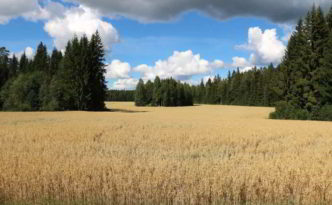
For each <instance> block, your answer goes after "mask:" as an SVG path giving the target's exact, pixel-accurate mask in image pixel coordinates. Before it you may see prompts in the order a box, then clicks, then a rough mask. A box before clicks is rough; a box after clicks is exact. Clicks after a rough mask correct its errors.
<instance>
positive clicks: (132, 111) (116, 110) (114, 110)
mask: <svg viewBox="0 0 332 205" xmlns="http://www.w3.org/2000/svg"><path fill="white" fill-rule="evenodd" d="M104 112H122V113H145V112H148V111H138V110H126V109H106V110H104Z"/></svg>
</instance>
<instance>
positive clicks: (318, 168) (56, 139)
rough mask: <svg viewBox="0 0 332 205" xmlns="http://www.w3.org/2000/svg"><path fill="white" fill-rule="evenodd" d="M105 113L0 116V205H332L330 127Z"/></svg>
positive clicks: (256, 113) (162, 112) (187, 113)
mask: <svg viewBox="0 0 332 205" xmlns="http://www.w3.org/2000/svg"><path fill="white" fill-rule="evenodd" d="M108 106H110V107H111V108H113V109H114V110H113V112H53V113H52V112H37V113H12V112H5V113H0V204H16V203H18V204H26V203H28V204H75V203H76V204H332V123H329V122H307V121H302V122H301V121H276V120H268V119H267V117H268V114H269V113H270V112H271V111H273V109H272V108H252V107H232V106H208V105H202V106H194V107H184V108H183V107H182V108H150V107H144V108H138V107H135V106H134V105H133V103H108Z"/></svg>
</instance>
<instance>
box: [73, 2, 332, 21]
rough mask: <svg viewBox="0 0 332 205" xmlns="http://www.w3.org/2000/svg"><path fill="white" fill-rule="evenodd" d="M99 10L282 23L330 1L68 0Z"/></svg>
mask: <svg viewBox="0 0 332 205" xmlns="http://www.w3.org/2000/svg"><path fill="white" fill-rule="evenodd" d="M72 1H75V2H79V3H82V4H84V5H88V6H90V7H93V8H96V9H99V10H100V11H102V12H103V13H104V14H105V15H121V16H126V17H130V18H133V19H138V20H140V21H144V22H149V21H167V20H171V19H174V18H175V17H176V16H178V15H179V14H181V13H184V12H186V11H191V10H199V11H201V12H203V13H205V14H207V15H210V16H213V17H215V18H218V19H227V18H231V17H235V16H257V17H263V18H267V19H270V20H272V21H274V22H286V21H292V20H295V19H297V18H298V17H300V16H303V15H304V14H305V13H306V12H307V10H308V9H309V8H310V7H311V6H312V5H313V3H315V4H316V5H320V6H322V7H323V8H327V7H328V6H329V5H331V1H330V0H279V1H276V0H245V1H243V0H232V1H229V0H209V1H202V0H180V1H179V0H167V1H165V0H140V1H137V0H121V1H118V0H94V1H91V0H72Z"/></svg>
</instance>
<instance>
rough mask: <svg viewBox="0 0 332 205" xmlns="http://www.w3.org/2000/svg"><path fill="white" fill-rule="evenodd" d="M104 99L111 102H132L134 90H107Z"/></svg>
mask: <svg viewBox="0 0 332 205" xmlns="http://www.w3.org/2000/svg"><path fill="white" fill-rule="evenodd" d="M106 101H113V102H134V101H135V91H134V90H108V91H107V93H106Z"/></svg>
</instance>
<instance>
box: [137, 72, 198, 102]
mask: <svg viewBox="0 0 332 205" xmlns="http://www.w3.org/2000/svg"><path fill="white" fill-rule="evenodd" d="M193 104H194V102H193V96H192V91H191V87H190V85H188V84H183V83H181V82H179V81H176V80H174V79H172V78H168V79H164V80H160V78H159V77H158V76H157V77H156V78H155V80H154V82H151V81H150V80H149V81H148V82H147V83H144V81H143V80H142V79H140V80H139V82H138V84H137V87H136V92H135V105H136V106H148V105H150V106H165V107H174V106H192V105H193Z"/></svg>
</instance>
